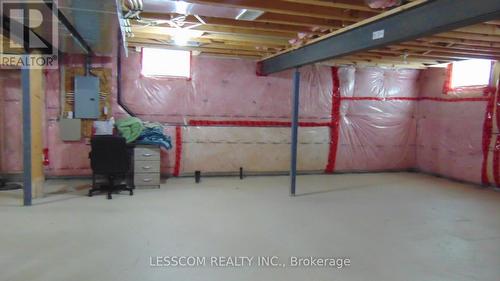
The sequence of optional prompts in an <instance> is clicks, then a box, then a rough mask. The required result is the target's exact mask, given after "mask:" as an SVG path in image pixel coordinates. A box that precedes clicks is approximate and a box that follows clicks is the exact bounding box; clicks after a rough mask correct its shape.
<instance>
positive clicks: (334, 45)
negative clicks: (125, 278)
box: [260, 0, 500, 75]
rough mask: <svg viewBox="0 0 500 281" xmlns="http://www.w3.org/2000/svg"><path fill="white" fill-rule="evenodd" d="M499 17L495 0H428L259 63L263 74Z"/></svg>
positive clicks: (497, 2)
mask: <svg viewBox="0 0 500 281" xmlns="http://www.w3.org/2000/svg"><path fill="white" fill-rule="evenodd" d="M498 18H500V1H498V0H474V1H471V0H430V1H429V2H427V3H426V4H422V5H420V6H416V7H413V8H410V9H408V10H405V11H403V12H401V13H397V14H394V15H392V16H388V17H385V18H382V19H380V20H377V21H374V22H372V23H369V24H366V25H363V26H360V27H358V28H354V29H352V30H349V31H346V32H344V33H340V34H338V35H334V36H332V37H328V38H326V39H324V40H321V41H318V42H316V43H313V44H310V45H306V46H304V47H301V48H298V49H296V50H293V51H290V52H287V53H283V54H281V55H278V56H275V57H271V58H269V59H265V60H263V61H261V62H260V64H261V65H260V72H261V73H262V74H263V75H267V74H271V73H275V72H279V71H282V70H286V69H291V68H294V67H300V66H303V65H307V64H311V63H315V62H320V61H324V60H328V59H334V58H338V57H342V56H346V55H349V54H352V53H356V52H360V51H366V50H372V49H376V48H381V47H384V46H387V45H391V44H396V43H400V42H404V41H409V40H413V39H417V38H420V37H424V36H429V35H433V34H436V33H440V32H445V31H449V30H453V29H457V28H460V27H463V26H467V25H471V24H476V23H480V22H485V21H489V20H494V19H498Z"/></svg>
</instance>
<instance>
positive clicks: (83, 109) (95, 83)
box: [75, 76, 101, 119]
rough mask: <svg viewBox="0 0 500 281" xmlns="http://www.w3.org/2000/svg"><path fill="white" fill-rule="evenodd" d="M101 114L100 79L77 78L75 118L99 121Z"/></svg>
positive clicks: (89, 77)
mask: <svg viewBox="0 0 500 281" xmlns="http://www.w3.org/2000/svg"><path fill="white" fill-rule="evenodd" d="M100 115H101V114H100V112H99V78H98V77H94V76H75V118H85V119H97V118H99V116H100Z"/></svg>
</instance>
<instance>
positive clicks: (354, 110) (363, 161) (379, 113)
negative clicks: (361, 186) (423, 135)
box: [336, 67, 419, 171]
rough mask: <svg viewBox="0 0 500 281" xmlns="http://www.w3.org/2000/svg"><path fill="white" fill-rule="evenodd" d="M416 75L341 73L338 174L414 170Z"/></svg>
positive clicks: (375, 70)
mask: <svg viewBox="0 0 500 281" xmlns="http://www.w3.org/2000/svg"><path fill="white" fill-rule="evenodd" d="M418 74H419V72H418V71H416V70H391V69H381V68H357V69H355V68H352V67H349V68H342V69H341V70H340V72H339V76H340V82H341V83H340V85H341V97H342V99H341V110H340V139H339V145H338V151H337V161H336V162H337V165H336V170H337V171H382V170H404V169H410V168H412V167H414V165H415V138H416V134H415V132H416V119H415V116H414V114H415V110H416V106H417V97H418V90H417V89H418V85H417V79H418Z"/></svg>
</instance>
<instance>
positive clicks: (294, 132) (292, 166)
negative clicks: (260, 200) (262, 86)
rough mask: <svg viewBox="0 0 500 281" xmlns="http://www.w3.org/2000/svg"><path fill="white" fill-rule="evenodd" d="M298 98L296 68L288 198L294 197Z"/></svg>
mask: <svg viewBox="0 0 500 281" xmlns="http://www.w3.org/2000/svg"><path fill="white" fill-rule="evenodd" d="M299 98H300V71H299V69H298V68H296V69H295V72H294V73H293V93H292V141H291V143H292V145H291V157H290V196H295V184H296V178H297V143H298V133H299Z"/></svg>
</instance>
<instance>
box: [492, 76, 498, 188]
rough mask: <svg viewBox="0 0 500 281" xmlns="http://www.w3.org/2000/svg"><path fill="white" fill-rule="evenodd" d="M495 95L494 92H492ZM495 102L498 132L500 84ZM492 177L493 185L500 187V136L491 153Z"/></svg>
mask: <svg viewBox="0 0 500 281" xmlns="http://www.w3.org/2000/svg"><path fill="white" fill-rule="evenodd" d="M493 93H495V91H494V92H493ZM494 100H495V101H496V112H495V115H496V124H497V130H500V82H499V83H498V87H497V91H496V96H495V98H494ZM493 176H494V178H495V185H496V186H497V187H500V134H497V139H496V141H495V149H494V152H493Z"/></svg>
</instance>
